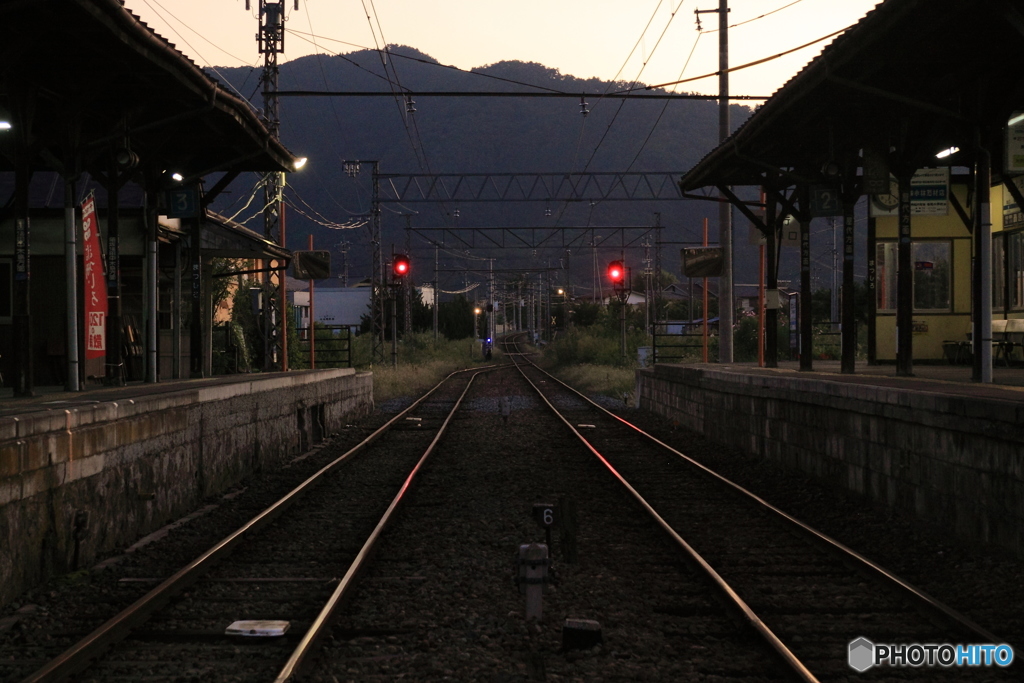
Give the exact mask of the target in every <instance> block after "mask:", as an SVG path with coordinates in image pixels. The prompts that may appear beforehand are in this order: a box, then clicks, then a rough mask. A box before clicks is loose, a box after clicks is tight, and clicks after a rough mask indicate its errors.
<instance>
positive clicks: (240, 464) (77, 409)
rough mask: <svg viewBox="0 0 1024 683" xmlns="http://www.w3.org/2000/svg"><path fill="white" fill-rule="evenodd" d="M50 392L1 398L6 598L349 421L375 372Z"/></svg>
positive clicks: (0, 512) (0, 587)
mask: <svg viewBox="0 0 1024 683" xmlns="http://www.w3.org/2000/svg"><path fill="white" fill-rule="evenodd" d="M8 391H9V390H8ZM38 394H39V395H37V396H34V397H31V398H19V399H14V398H7V399H0V548H3V549H4V552H0V604H3V603H5V602H6V601H8V600H10V599H12V598H13V596H15V595H17V594H18V593H20V592H21V591H22V590H24V589H26V588H28V587H29V586H32V585H34V584H36V583H38V582H39V581H42V580H45V579H46V578H47V577H48V576H51V575H53V574H58V573H64V572H67V571H69V570H75V569H77V567H78V566H81V565H84V564H86V563H88V562H91V561H92V559H93V558H95V557H96V556H97V555H98V554H100V553H102V552H106V551H109V550H111V549H113V548H116V547H119V546H121V545H124V544H126V543H128V542H131V541H133V540H135V539H136V538H138V537H139V536H142V535H144V534H146V533H149V532H150V531H152V530H154V529H156V528H158V527H159V526H161V525H162V524H164V523H165V522H166V521H167V520H169V519H173V518H175V517H179V516H181V515H183V514H186V513H188V512H190V511H191V510H193V509H195V507H196V506H197V505H198V504H199V503H200V502H201V501H202V500H203V499H204V498H206V497H207V496H211V495H216V494H218V493H220V492H222V491H224V490H226V489H228V488H230V487H231V486H234V485H236V484H237V483H238V482H240V481H242V480H243V479H244V478H245V477H247V476H249V475H251V474H252V473H254V472H257V471H261V470H262V471H270V470H273V469H274V468H276V467H279V466H280V465H281V464H282V463H283V462H285V461H287V459H288V458H289V457H290V456H292V455H295V454H297V453H300V452H303V451H305V450H306V449H308V447H309V446H310V445H311V444H314V443H316V442H318V441H320V440H321V439H323V438H325V437H326V436H327V435H329V434H331V433H335V432H337V431H339V430H340V427H341V426H342V425H344V424H345V422H346V421H348V420H350V419H352V418H353V417H354V416H356V415H360V414H364V413H366V412H368V411H369V410H371V409H372V407H373V376H372V375H371V374H370V373H368V372H356V371H355V370H352V369H348V368H345V369H333V370H305V371H298V372H288V373H267V374H248V375H232V376H225V377H215V378H211V379H202V380H187V381H180V382H166V383H160V384H131V385H129V386H125V387H102V386H93V387H89V388H88V389H87V390H86V391H82V392H76V393H68V392H64V391H63V390H61V389H58V388H55V389H53V390H49V391H48V390H46V389H40V390H39V392H38Z"/></svg>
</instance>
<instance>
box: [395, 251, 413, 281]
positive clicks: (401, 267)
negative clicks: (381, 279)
mask: <svg viewBox="0 0 1024 683" xmlns="http://www.w3.org/2000/svg"><path fill="white" fill-rule="evenodd" d="M391 268H392V270H393V272H394V274H395V277H405V276H406V275H408V274H409V270H410V266H409V257H408V256H406V255H405V254H395V258H394V261H393V262H392V265H391Z"/></svg>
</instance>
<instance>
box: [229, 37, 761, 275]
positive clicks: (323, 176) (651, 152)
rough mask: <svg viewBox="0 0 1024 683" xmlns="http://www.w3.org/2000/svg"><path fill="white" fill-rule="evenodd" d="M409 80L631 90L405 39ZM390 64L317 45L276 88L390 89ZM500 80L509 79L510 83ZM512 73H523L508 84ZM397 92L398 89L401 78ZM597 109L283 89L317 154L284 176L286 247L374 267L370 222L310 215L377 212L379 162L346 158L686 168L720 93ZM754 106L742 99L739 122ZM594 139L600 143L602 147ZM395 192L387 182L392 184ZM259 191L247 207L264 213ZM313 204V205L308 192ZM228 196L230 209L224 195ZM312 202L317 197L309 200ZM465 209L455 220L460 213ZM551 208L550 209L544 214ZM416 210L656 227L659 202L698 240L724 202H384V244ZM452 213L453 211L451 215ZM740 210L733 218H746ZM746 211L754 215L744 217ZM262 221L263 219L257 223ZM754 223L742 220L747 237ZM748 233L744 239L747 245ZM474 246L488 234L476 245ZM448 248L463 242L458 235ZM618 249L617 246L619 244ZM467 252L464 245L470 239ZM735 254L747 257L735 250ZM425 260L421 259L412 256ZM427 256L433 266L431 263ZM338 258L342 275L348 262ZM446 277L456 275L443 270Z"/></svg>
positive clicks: (584, 256) (439, 165)
mask: <svg viewBox="0 0 1024 683" xmlns="http://www.w3.org/2000/svg"><path fill="white" fill-rule="evenodd" d="M391 52H392V53H393V54H392V55H390V56H389V58H390V59H392V60H393V61H394V64H393V66H394V69H395V71H397V74H398V76H399V79H400V81H401V85H402V86H404V88H406V89H409V90H412V91H414V92H415V91H500V92H509V91H512V92H519V91H523V92H528V91H537V90H538V88H535V87H534V88H531V87H529V86H527V85H520V84H518V83H526V84H531V85H533V86H540V87H542V88H549V89H553V90H558V91H562V92H573V93H577V92H579V93H583V92H587V93H600V92H606V91H616V90H622V89H624V88H626V87H628V85H629V84H628V83H608V82H605V81H601V80H598V79H580V78H576V77H574V76H570V75H566V74H562V73H560V72H559V71H557V70H556V69H552V68H549V67H545V66H543V65H540V64H536V63H524V62H518V61H506V62H499V63H497V64H491V65H488V66H483V67H480V68H477V69H474V70H473V71H472V72H471V73H467V72H461V71H458V70H455V69H452V68H446V67H443V66H441V65H438V64H437V63H436V61H435V60H433V59H432V58H431V57H429V56H428V55H425V54H423V53H421V52H418V51H417V50H415V49H413V48H409V47H403V46H395V47H392V48H391ZM218 72H219V74H221V75H222V76H223V77H224V78H225V79H226V80H227V81H229V82H230V83H231V84H233V85H234V86H235V87H237V88H238V90H240V91H241V92H242V93H243V94H244V95H250V96H251V99H252V100H253V101H254V102H257V103H260V102H261V99H260V95H259V92H258V91H259V87H258V77H259V71H258V70H254V69H249V68H219V69H218ZM384 73H385V70H384V66H383V65H382V63H381V59H380V57H379V56H378V54H377V53H376V52H373V51H362V52H354V53H350V54H347V55H344V56H325V55H322V56H308V57H302V58H300V59H296V60H293V61H290V62H287V63H285V64H283V65H282V66H281V71H280V86H279V87H280V89H281V90H318V91H320V90H335V91H380V92H385V93H388V92H391V89H392V85H391V84H389V83H388V81H387V79H386V78H385V77H384ZM502 79H504V80H502ZM510 81H515V82H518V83H515V82H510ZM395 89H396V90H397V86H396V87H395ZM587 99H588V103H589V105H588V106H589V109H590V113H589V115H588V116H586V117H584V116H583V115H581V113H580V102H579V100H578V99H572V98H510V97H502V98H497V97H494V98H480V97H478V98H454V97H447V98H441V97H423V98H420V99H418V100H417V101H416V102H415V107H416V112H415V113H413V114H407V113H406V103H405V102H404V100H403V98H402V97H398V98H397V101H396V98H394V97H390V96H389V97H287V98H282V99H281V104H280V112H281V137H282V140H283V141H284V143H285V144H286V145H287V146H288V147H289V148H290V149H291V150H293V151H294V152H295V153H296V154H299V155H301V156H307V157H309V163H308V165H307V167H306V168H305V169H303V170H302V171H301V172H300V173H295V174H290V175H289V176H288V184H289V190H288V193H287V195H286V196H288V198H289V203H290V204H292V205H294V207H295V208H294V209H293V208H289V209H288V214H287V235H288V245H289V247H291V248H293V249H298V248H305V247H306V244H307V235H309V234H310V233H312V234H313V235H314V239H315V242H316V245H317V246H318V247H321V248H331V249H334V250H335V251H336V246H337V245H338V243H340V242H342V241H348V242H350V243H351V247H350V250H349V280H350V282H352V281H355V280H358V279H361V278H364V277H368V275H369V259H370V255H369V247H368V240H369V233H368V230H367V229H366V228H361V229H358V230H345V231H339V230H332V229H328V228H325V227H323V226H321V225H318V224H317V223H315V222H313V221H311V220H309V219H308V218H307V217H305V216H303V215H301V213H300V211H299V210H301V211H302V212H304V213H306V214H309V215H312V212H311V211H310V208H309V207H312V208H313V209H315V210H316V211H317V212H319V213H320V214H322V216H323V217H325V218H326V219H328V220H327V221H325V222H333V223H343V222H345V221H347V220H349V219H350V218H352V217H353V216H357V215H361V214H366V213H368V211H369V209H370V185H371V183H370V167H369V165H366V164H364V165H363V167H362V172H361V174H360V176H359V177H358V178H355V179H353V178H350V177H348V176H346V175H345V173H344V171H343V168H342V161H343V160H345V159H364V160H369V159H376V160H379V161H380V164H381V166H380V167H381V172H382V173H422V172H427V171H428V170H429V171H430V172H435V173H442V172H443V173H482V172H509V171H516V172H565V171H570V170H572V171H577V172H579V171H582V170H584V169H586V170H588V171H625V170H633V171H678V172H679V173H682V172H685V171H687V170H688V169H690V168H691V167H692V166H693V165H694V164H695V163H696V162H697V161H698V160H699V159H700V158H701V157H703V156H704V155H705V154H707V153H708V152H709V151H711V150H712V149H713V148H714V147H715V145H716V144H717V140H718V104H717V102H715V101H700V100H673V101H664V100H629V99H626V100H621V99H611V98H608V99H601V98H594V97H588V98H587ZM749 113H750V110H749V109H748V108H746V107H741V106H738V105H734V106H733V112H732V122H733V125H734V127H735V126H738V125H739V124H740V123H742V122H743V121H744V120H745V119H746V117H747V116H748V115H749ZM595 150H596V151H595ZM256 181H257V179H256V177H255V176H250V177H247V178H240V179H239V180H238V181H236V182H235V183H234V185H233V187H232V193H231V194H230V195H228V196H227V197H226V198H225V199H224V200H223V201H221V202H218V205H217V206H216V207H215V208H218V209H219V210H221V211H222V212H225V213H228V214H229V215H231V214H233V213H235V211H237V210H238V209H239V208H241V206H242V205H244V203H245V200H246V199H247V198H248V196H249V194H251V188H252V187H253V185H254V184H255V183H256ZM385 190H386V188H385ZM261 201H262V197H259V198H257V200H255V201H254V202H253V203H252V205H251V206H250V207H249V209H248V210H247V211H245V212H242V214H240V215H239V218H240V219H241V218H244V217H247V216H249V215H252V214H254V213H256V212H257V211H258V209H259V206H260V204H261ZM303 202H304V203H303ZM228 204H230V205H231V206H228ZM307 205H308V206H307ZM456 209H457V210H458V213H459V216H458V218H456V217H454V216H453V215H452V214H453V213H454V212H455V210H456ZM546 209H550V210H551V213H552V215H551V216H546V215H545V210H546ZM413 210H415V211H417V212H418V213H417V214H416V215H414V216H413V217H412V218H411V219H410V220H411V224H412V225H413V226H416V227H423V226H442V225H446V224H447V225H455V224H456V223H457V224H458V225H461V226H470V225H472V226H482V227H487V226H536V227H547V226H551V225H555V224H556V223H555V221H556V220H557V224H558V225H561V226H579V225H588V224H589V225H594V226H601V225H605V226H609V225H650V224H651V223H653V221H654V217H653V214H654V212H660V213H661V223H662V225H664V226H667V229H666V230H665V231H664V232H663V239H664V240H666V241H670V242H677V243H678V242H684V241H693V240H699V239H700V232H701V220H702V219H703V218H704V217H705V216H708V217H710V218H711V219H712V220H711V224H712V226H713V227H712V240H715V239H716V237H715V228H714V226H715V223H716V221H717V219H716V216H717V206H716V205H715V204H714V203H711V202H698V201H684V202H679V201H676V202H660V203H646V202H644V203H641V202H606V203H603V204H600V205H597V206H593V207H591V206H589V205H587V206H584V205H580V204H570V205H568V206H565V205H552V206H547V207H546V206H543V205H538V204H533V203H519V204H471V203H463V204H461V205H459V206H457V207H456V206H454V205H450V204H449V205H446V206H444V207H441V206H439V205H424V204H417V205H413V206H407V207H401V206H397V205H394V204H388V205H387V206H386V208H385V211H384V213H383V225H384V242H383V247H384V250H385V253H390V246H391V245H392V244H394V245H395V246H396V249H398V250H405V244H406V242H405V240H406V237H405V231H404V227H405V225H406V218H405V217H404V216H402V215H400V214H402V213H409V212H411V211H413ZM446 212H447V215H445V213H446ZM740 221H742V218H738V219H737V222H740ZM744 222H745V221H744ZM249 225H250V226H252V227H254V229H257V230H261V229H262V228H261V223H260V221H259V219H257V220H256V221H254V222H252V223H249ZM745 234H746V228H742V230H741V231H740V232H738V235H744V236H745ZM745 241H746V240H745V238H738V239H737V243H743V244H745ZM477 243H478V244H479V240H478V242H477ZM446 244H447V246H448V247H450V248H453V247H455V246H456V245H455V244H454V243H453V242H451V241H449V242H447V243H446ZM412 247H413V248H412V252H413V254H412V255H413V257H414V259H415V261H414V268H416V270H415V273H416V274H417V275H418V276H419V277H418V278H417V279H418V280H429V279H431V278H432V272H431V271H432V260H433V250H432V248H429V247H428V246H427V245H426V244H425V243H424V242H423V240H422V239H420V238H417V237H415V236H414V237H413V239H412ZM616 247H618V245H616ZM617 250H618V248H616V249H615V250H614V251H617ZM460 251H462V252H464V251H465V249H464V248H463V249H461V250H460ZM612 253H613V250H608V251H606V252H601V253H599V256H598V261H599V263H603V261H605V260H607V259H609V258H612ZM474 255H476V256H490V257H495V258H498V259H500V261H498V266H497V267H506V268H517V267H536V266H537V265H539V264H540V265H542V264H543V263H544V262H547V263H550V264H551V265H557V264H558V263H559V260H560V259H563V258H565V256H566V255H565V254H564V253H562V251H561V250H560V249H556V250H543V249H542V250H539V251H538V253H536V254H534V253H533V252H532V251H531V250H522V249H520V250H509V249H505V250H491V251H489V252H486V251H483V252H481V251H475V252H474ZM442 258H443V259H444V263H443V264H442V268H446V267H447V268H457V267H464V266H465V265H466V263H467V262H466V261H463V260H459V259H456V258H454V257H452V256H450V255H449V256H445V254H444V253H442ZM626 258H627V261H628V262H629V263H630V264H631V265H632V266H633V267H634V268H636V269H639V268H640V267H642V264H641V259H642V258H643V251H642V249H639V248H633V249H630V250H628V251H627V254H626ZM662 258H663V263H664V268H665V269H666V270H670V271H671V272H673V273H675V274H676V275H677V276H678V274H679V245H678V244H675V245H671V246H667V247H665V248H664V249H663V252H662ZM740 258H745V257H744V256H740ZM569 259H570V263H571V264H572V269H573V278H574V280H575V281H576V282H578V283H586V284H588V285H589V283H590V282H591V281H592V262H593V258H592V255H591V250H590V249H589V248H588V249H584V250H583V251H582V252H578V253H575V254H570V255H569ZM417 262H418V264H417ZM427 262H429V267H425V266H427ZM340 267H341V260H340V257H337V256H336V257H335V261H334V268H335V272H340ZM448 280H449V281H448V284H447V285H445V284H444V282H445V281H443V284H442V287H444V288H449V289H450V288H454V287H455V286H456V285H457V284H461V280H462V278H457V280H458V282H454V281H451V278H449V279H448Z"/></svg>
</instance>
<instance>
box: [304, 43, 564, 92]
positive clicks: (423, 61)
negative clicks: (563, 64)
mask: <svg viewBox="0 0 1024 683" xmlns="http://www.w3.org/2000/svg"><path fill="white" fill-rule="evenodd" d="M288 32H289V33H296V34H299V33H300V32H299V31H293V30H292V29H288ZM300 37H301V36H300ZM317 37H318V38H319V39H320V40H327V41H331V42H334V43H341V44H342V45H349V46H351V47H357V48H359V49H360V50H369V51H376V52H380V48H379V47H378V48H372V47H367V46H364V45H358V44H356V43H349V42H346V41H344V40H338V39H336V38H328V37H326V36H317ZM307 42H309V41H307ZM333 54H336V55H338V56H342V55H339V54H338V53H333ZM384 54H386V55H387V56H389V57H391V58H395V57H398V58H399V59H408V60H410V61H413V62H419V63H420V64H426V65H427V66H436V67H438V68H441V69H450V70H452V71H458V72H459V73H464V74H469V75H471V76H479V77H481V78H489V79H491V80H495V81H503V82H505V83H512V84H514V85H522V86H526V87H528V88H538V89H540V90H550V91H552V92H560V91H558V90H555V89H554V88H548V87H546V86H543V85H536V84H534V83H526V82H524V81H517V80H515V79H512V78H503V77H501V76H495V75H493V74H485V73H483V72H480V71H473V70H472V69H469V70H466V69H460V68H459V67H457V66H454V65H451V64H441V63H440V62H431V61H429V60H426V59H421V58H419V57H410V56H409V55H403V54H401V53H400V52H391V51H390V50H388V48H387V46H386V45H385V46H384ZM349 61H351V60H349ZM352 64H354V65H356V66H359V65H358V64H357V63H356V62H352ZM359 68H361V69H362V68H364V67H359ZM370 73H373V72H370ZM374 75H375V76H377V75H378V74H374Z"/></svg>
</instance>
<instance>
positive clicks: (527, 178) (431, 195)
mask: <svg viewBox="0 0 1024 683" xmlns="http://www.w3.org/2000/svg"><path fill="white" fill-rule="evenodd" d="M683 175H684V173H682V172H680V171H651V172H635V173H634V172H628V173H618V172H607V173H573V172H569V173H412V174H381V176H380V181H381V191H382V194H381V199H380V201H381V202H386V203H401V204H414V203H419V202H441V203H445V202H452V203H456V202H457V203H462V202H467V203H468V202H615V201H668V200H671V201H678V200H680V199H685V197H683V195H682V193H681V192H680V191H679V186H678V182H679V178H681V177H682V176H683Z"/></svg>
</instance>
